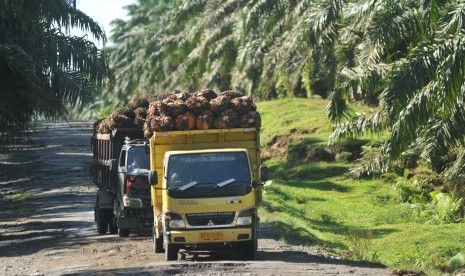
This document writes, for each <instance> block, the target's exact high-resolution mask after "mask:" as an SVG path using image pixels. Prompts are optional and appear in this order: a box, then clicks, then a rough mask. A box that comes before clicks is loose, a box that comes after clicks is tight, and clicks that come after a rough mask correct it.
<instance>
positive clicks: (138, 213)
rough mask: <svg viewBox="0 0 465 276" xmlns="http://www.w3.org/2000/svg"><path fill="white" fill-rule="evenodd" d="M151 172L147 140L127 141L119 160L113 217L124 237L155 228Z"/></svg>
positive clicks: (120, 234) (119, 232)
mask: <svg viewBox="0 0 465 276" xmlns="http://www.w3.org/2000/svg"><path fill="white" fill-rule="evenodd" d="M115 161H116V160H115ZM115 163H116V162H115ZM149 169H150V157H149V149H148V140H146V139H135V140H129V139H127V140H126V141H125V143H124V145H123V147H122V148H121V152H120V156H119V159H118V160H117V171H118V184H117V192H116V198H115V200H114V216H115V219H116V225H117V227H118V234H119V236H121V237H127V236H129V234H130V232H131V230H136V229H144V228H147V229H150V228H151V226H152V223H153V210H152V207H151V202H150V185H149V183H148V171H149Z"/></svg>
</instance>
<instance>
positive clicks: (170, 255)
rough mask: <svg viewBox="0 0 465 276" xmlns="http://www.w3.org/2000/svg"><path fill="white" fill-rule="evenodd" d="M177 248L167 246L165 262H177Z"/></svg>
mask: <svg viewBox="0 0 465 276" xmlns="http://www.w3.org/2000/svg"><path fill="white" fill-rule="evenodd" d="M178 252H179V247H178V246H177V245H175V244H167V245H166V248H165V261H177V260H178Z"/></svg>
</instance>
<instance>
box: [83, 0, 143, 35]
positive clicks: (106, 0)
mask: <svg viewBox="0 0 465 276" xmlns="http://www.w3.org/2000/svg"><path fill="white" fill-rule="evenodd" d="M135 2H136V0H77V4H76V8H77V9H79V10H81V11H83V12H84V13H85V14H87V15H88V16H90V17H92V19H94V20H95V21H97V22H98V23H99V24H100V26H102V27H103V29H104V30H105V33H106V35H107V38H108V39H109V38H110V31H111V27H110V22H111V21H113V20H114V19H117V18H121V19H126V18H127V17H126V10H125V9H123V7H124V6H127V5H130V4H133V3H135ZM89 39H91V40H92V38H91V37H89ZM109 43H110V44H111V41H109Z"/></svg>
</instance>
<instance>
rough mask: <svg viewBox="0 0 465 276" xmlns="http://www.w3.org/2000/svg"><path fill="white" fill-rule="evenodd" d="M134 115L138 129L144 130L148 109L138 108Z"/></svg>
mask: <svg viewBox="0 0 465 276" xmlns="http://www.w3.org/2000/svg"><path fill="white" fill-rule="evenodd" d="M134 114H135V119H134V124H135V125H136V126H137V127H138V128H140V129H143V127H144V123H145V119H146V118H147V109H145V108H143V107H138V108H136V109H134Z"/></svg>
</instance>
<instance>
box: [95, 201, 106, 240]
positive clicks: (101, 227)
mask: <svg viewBox="0 0 465 276" xmlns="http://www.w3.org/2000/svg"><path fill="white" fill-rule="evenodd" d="M95 222H96V223H97V232H98V233H99V234H100V235H105V234H106V233H107V230H108V216H107V213H106V212H105V210H102V209H100V208H98V207H96V208H95Z"/></svg>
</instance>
